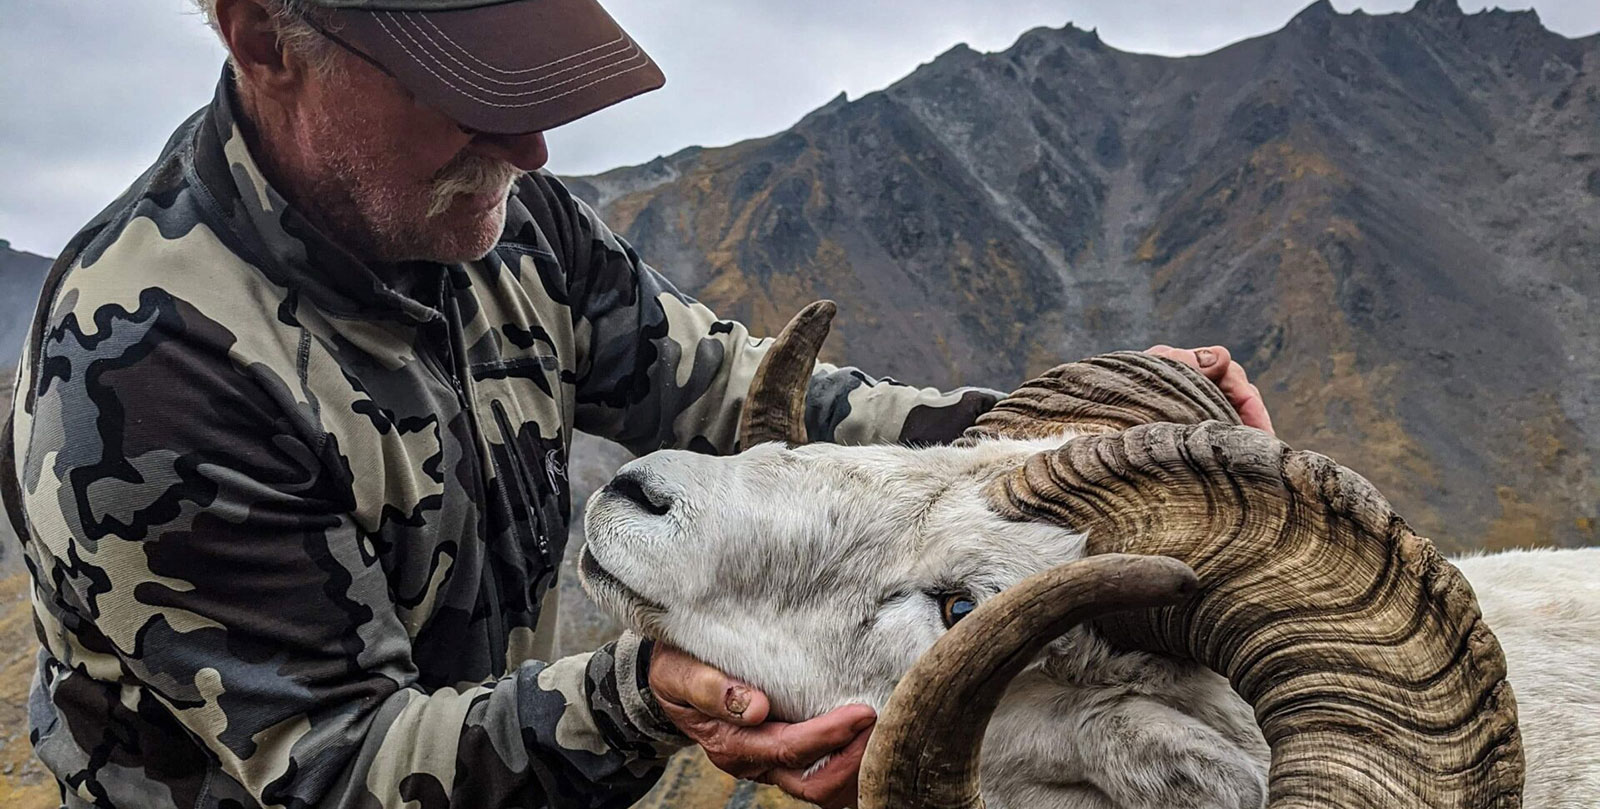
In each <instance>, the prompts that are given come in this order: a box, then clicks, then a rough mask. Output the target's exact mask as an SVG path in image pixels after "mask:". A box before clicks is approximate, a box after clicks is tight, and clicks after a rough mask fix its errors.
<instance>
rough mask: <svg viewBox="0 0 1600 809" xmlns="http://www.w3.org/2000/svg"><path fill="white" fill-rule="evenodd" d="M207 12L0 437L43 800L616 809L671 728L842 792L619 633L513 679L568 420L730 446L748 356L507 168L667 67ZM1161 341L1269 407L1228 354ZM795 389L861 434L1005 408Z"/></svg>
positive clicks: (760, 721) (476, 34)
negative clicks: (198, 76) (173, 111)
mask: <svg viewBox="0 0 1600 809" xmlns="http://www.w3.org/2000/svg"><path fill="white" fill-rule="evenodd" d="M203 9H204V11H205V12H206V14H207V16H208V19H209V20H210V22H211V23H212V25H213V26H214V27H215V28H216V30H217V32H218V33H219V34H220V36H221V38H222V40H223V42H224V43H225V44H226V46H227V49H228V52H229V54H230V60H229V61H230V67H229V68H228V69H226V70H225V71H224V74H223V77H222V80H221V82H220V83H219V86H218V89H217V93H216V96H215V99H214V100H213V101H212V102H211V103H210V105H209V106H207V107H205V108H204V109H202V110H201V111H199V112H198V113H196V114H195V116H194V117H192V118H191V119H190V120H189V121H187V122H185V123H184V124H183V125H182V126H181V127H179V129H178V130H177V132H176V133H175V134H174V135H173V136H172V139H171V141H170V142H169V144H168V146H167V147H166V149H165V151H164V152H163V154H162V155H161V156H160V157H159V158H158V159H157V161H156V162H155V164H154V165H153V166H152V167H151V168H150V169H149V170H148V171H147V172H146V173H145V174H144V175H143V176H141V177H140V178H139V179H138V180H137V181H136V182H135V183H134V185H133V186H132V187H131V188H130V189H128V191H127V192H125V193H124V194H123V195H122V197H121V198H119V199H118V200H117V201H115V202H114V203H112V205H111V206H110V207H109V208H107V209H106V210H105V211H104V212H103V213H101V214H100V215H99V216H98V217H96V218H95V219H94V220H93V221H92V222H90V223H89V225H88V226H87V227H86V228H85V229H84V230H83V231H82V232H80V233H79V234H78V235H77V236H76V237H75V238H74V239H73V240H72V241H71V243H70V244H69V245H68V246H67V247H66V249H65V250H64V251H63V254H62V256H61V258H60V259H59V260H58V262H57V263H56V266H55V268H54V269H53V271H52V272H51V275H50V278H49V281H48V282H47V284H46V287H45V292H44V295H43V299H42V301H41V303H40V306H39V309H38V313H37V315H36V318H35V321H34V327H33V329H32V332H31V336H30V341H29V345H28V348H27V356H26V359H25V363H24V366H23V369H22V371H21V375H20V380H19V385H18V394H17V396H16V400H15V401H16V404H15V406H14V409H13V423H12V425H11V429H8V430H6V431H5V432H4V437H3V441H4V443H5V444H6V446H5V448H4V449H5V451H6V453H7V455H8V457H7V459H6V460H7V462H6V463H5V464H3V468H4V475H3V477H4V478H5V480H3V481H0V483H4V484H5V485H4V489H5V493H6V499H7V501H8V505H9V507H8V511H9V512H10V513H11V515H12V517H13V520H14V521H15V522H16V523H17V527H18V533H19V535H20V536H22V537H23V541H24V553H25V557H26V559H27V562H28V566H29V570H30V571H31V573H32V575H33V581H34V594H33V595H34V598H33V605H34V611H35V616H36V619H37V624H38V630H39V636H40V638H41V641H42V644H43V648H42V650H41V652H40V654H39V658H38V668H37V673H36V679H35V682H34V689H33V693H32V697H31V701H30V721H31V724H32V739H33V742H34V744H35V747H36V749H37V752H38V754H39V757H40V758H41V759H42V760H43V761H44V763H45V764H46V765H47V766H48V767H49V768H50V769H51V770H52V771H53V772H54V773H55V775H56V777H57V778H58V779H59V781H60V785H61V795H62V802H63V804H64V805H66V806H72V807H80V806H91V805H92V806H100V807H145V806H151V807H153V806H184V807H216V808H217V809H221V808H222V807H264V806H280V805H281V806H295V807H309V806H319V807H369V806H370V807H376V806H400V805H417V806H421V807H428V808H430V809H431V808H432V807H445V806H469V807H480V808H485V809H486V808H487V807H498V806H529V807H532V806H553V807H620V806H626V805H628V804H629V803H632V802H633V801H634V800H636V799H637V798H638V797H639V796H640V795H642V794H643V793H644V791H645V790H647V789H648V788H649V787H650V785H651V784H652V783H653V781H654V780H655V779H656V777H657V776H658V775H659V773H660V771H661V765H662V762H663V761H664V758H665V757H666V756H667V755H669V754H670V753H672V752H673V751H675V750H677V749H679V748H681V747H683V746H684V745H686V744H689V743H690V742H691V741H692V742H695V743H699V744H700V745H702V746H704V747H705V748H706V749H707V751H708V752H709V753H710V754H711V756H712V759H713V761H715V762H717V763H718V764H719V765H721V766H723V767H724V768H725V769H727V770H729V771H730V772H732V773H734V774H736V775H740V776H743V777H747V778H756V779H760V780H763V781H767V782H771V783H776V784H778V785H779V786H781V787H782V788H784V789H785V790H787V791H788V792H790V793H792V794H795V795H798V796H801V797H804V798H806V799H809V800H812V801H814V802H817V803H821V804H823V805H825V806H842V805H846V804H848V803H850V802H851V801H853V799H854V791H855V790H854V778H855V770H856V767H857V765H858V764H859V761H860V757H861V751H862V749H863V747H864V745H865V741H866V737H867V733H868V731H869V728H870V725H871V723H872V721H873V715H872V712H871V710H870V709H868V708H866V707H864V706H850V707H845V708H841V709H839V710H836V711H834V712H832V713H830V714H827V715H825V716H822V717H819V718H816V719H813V720H810V721H807V722H802V723H798V724H785V723H781V722H776V721H766V719H767V702H766V698H765V697H764V696H763V695H762V694H760V693H759V692H757V691H755V690H754V689H751V688H749V687H748V686H745V685H743V684H741V683H738V682H735V681H733V680H730V679H729V678H727V677H726V676H725V675H723V674H721V673H720V672H717V671H715V670H713V669H711V668H709V667H707V666H705V665H704V664H701V663H698V662H696V661H693V660H691V659H689V658H687V657H685V656H684V655H683V654H682V653H679V652H677V651H675V650H671V649H667V648H661V647H653V646H652V644H651V643H650V642H648V641H645V640H641V639H639V638H636V637H633V636H624V637H623V638H621V639H619V640H617V641H616V642H614V643H611V644H608V645H606V646H605V647H603V648H601V649H599V650H598V651H595V652H592V653H589V654H583V655H578V656H576V657H568V658H564V659H561V660H557V661H555V662H553V663H546V662H541V661H545V660H548V659H549V651H550V646H551V644H550V635H551V629H552V625H553V622H554V616H553V614H552V609H551V605H552V604H553V601H552V600H551V599H549V598H548V595H549V594H550V592H551V588H552V586H553V585H554V582H555V575H556V570H557V567H558V565H559V562H560V559H561V556H562V553H563V545H564V542H565V538H566V536H567V524H568V520H569V518H570V512H571V503H570V489H569V486H568V483H567V480H566V476H565V475H566V473H565V471H564V470H565V469H566V458H567V452H568V448H569V443H570V440H571V436H572V431H573V430H575V429H577V430H583V431H586V432H590V433H594V434H597V435H601V436H605V437H607V438H610V439H613V440H616V441H619V442H621V443H622V444H624V445H625V446H627V447H629V448H630V449H632V450H633V451H635V452H639V453H643V452H647V451H650V450H654V449H658V448H662V447H683V448H691V449H698V450H702V451H705V452H729V451H731V450H732V449H733V446H732V444H733V441H734V434H735V428H736V425H737V422H738V418H739V410H740V406H741V404H742V401H743V398H744V394H745V392H746V390H747V388H748V386H749V382H750V378H751V375H752V373H753V371H754V368H755V366H756V364H757V362H758V361H759V360H760V358H761V356H762V355H763V354H764V352H765V351H766V349H767V346H768V341H763V340H757V339H754V338H752V337H750V335H749V334H748V333H747V332H746V330H745V328H744V327H743V326H741V325H740V324H738V323H732V322H729V321H725V320H719V319H718V318H717V317H716V316H715V315H713V314H712V313H711V312H710V311H709V310H707V309H706V308H705V307H704V306H702V305H700V304H699V303H697V302H695V301H694V300H692V299H690V298H689V297H687V296H685V295H683V294H682V293H680V292H678V291H677V290H676V289H674V288H673V286H672V285H671V284H670V283H668V282H667V281H666V280H665V279H664V278H663V277H662V276H660V275H659V274H657V273H656V272H655V271H654V270H652V269H651V268H650V267H648V266H647V265H645V264H644V263H643V262H642V261H641V260H640V259H639V258H638V256H636V255H635V254H634V252H633V251H632V250H631V249H630V248H629V247H628V246H627V245H626V244H625V243H624V242H623V241H622V240H621V239H619V238H617V237H616V236H615V235H613V234H612V233H611V232H610V231H609V230H608V229H607V228H606V226H605V225H604V224H603V223H602V222H601V221H600V220H599V218H598V217H597V216H596V215H595V213H594V212H593V211H592V210H591V209H590V208H589V207H588V206H586V205H584V204H583V203H582V202H581V201H579V200H577V199H574V198H573V197H572V196H571V195H570V194H569V193H568V192H567V191H566V189H565V188H563V187H562V185H561V183H560V182H559V181H557V180H556V179H555V178H554V177H552V176H550V175H548V174H544V173H541V172H540V171H539V170H540V169H541V167H542V166H543V165H544V163H545V161H546V158H547V153H546V148H545V141H544V136H543V133H544V132H545V131H547V130H549V129H551V128H553V127H556V126H559V125H561V124H563V123H566V122H569V121H571V120H573V119H576V118H578V117H581V116H583V115H587V114H589V113H591V112H594V111H596V110H598V109H601V108H603V107H606V106H609V105H611V104H614V103H616V102H619V101H622V100H624V99H626V98H629V97H632V96H634V95H638V94H639V93H642V92H646V91H648V90H652V89H655V88H657V87H659V86H661V84H662V82H663V78H662V75H661V72H660V70H659V69H658V68H657V66H656V65H655V64H654V63H653V62H652V61H651V60H650V58H649V57H648V56H646V55H645V54H644V52H643V51H642V50H640V49H639V47H638V45H637V44H635V43H634V41H633V40H632V39H631V38H630V37H629V36H628V35H627V34H626V33H624V32H623V31H622V30H621V29H620V28H619V27H617V25H616V23H615V22H613V21H612V19H611V18H610V17H609V16H607V15H606V13H605V12H604V11H603V10H602V9H601V8H600V7H599V6H598V5H597V4H596V3H595V2H594V0H510V1H509V2H508V1H506V0H500V1H499V2H495V1H494V0H300V2H296V3H293V4H288V3H287V0H205V1H204V3H203ZM1161 350H1162V353H1165V354H1168V355H1169V356H1174V357H1178V358H1180V359H1184V360H1185V361H1189V362H1191V363H1195V364H1196V365H1200V364H1202V362H1201V361H1202V360H1204V359H1209V360H1210V362H1207V363H1204V365H1205V368H1204V370H1205V371H1206V372H1207V374H1208V375H1210V376H1212V377H1213V378H1214V379H1216V380H1218V381H1219V382H1221V383H1222V385H1223V387H1224V388H1225V389H1226V390H1227V392H1229V394H1230V396H1231V397H1232V398H1233V400H1234V401H1235V403H1236V404H1237V405H1238V406H1239V407H1240V409H1241V410H1242V411H1243V412H1244V414H1245V416H1246V418H1247V420H1249V421H1252V422H1254V423H1256V424H1258V425H1261V426H1266V421H1265V418H1266V416H1265V411H1264V410H1263V409H1262V408H1261V404H1260V397H1259V395H1258V394H1256V393H1255V391H1254V389H1253V388H1252V387H1251V386H1250V385H1249V383H1248V381H1247V380H1246V379H1245V377H1244V373H1243V371H1242V370H1241V369H1239V367H1238V366H1237V365H1234V364H1233V363H1231V362H1230V361H1229V359H1228V357H1227V354H1226V352H1225V351H1223V350H1222V349H1220V348H1215V349H1210V350H1202V351H1201V352H1199V353H1196V352H1190V351H1178V350H1174V349H1165V348H1163V349H1161ZM811 396H812V399H811V403H812V407H811V409H810V412H811V417H812V423H811V424H810V425H809V427H810V431H811V437H812V438H813V439H815V440H821V441H843V442H874V441H938V440H945V439H950V438H953V437H955V436H957V435H959V434H960V433H961V431H962V430H963V429H964V428H965V427H967V426H968V425H969V424H970V423H971V422H972V420H973V419H974V418H975V417H976V416H977V415H978V414H979V413H981V412H982V411H983V410H984V409H985V408H987V407H988V406H989V405H990V404H992V402H993V401H994V396H995V394H993V393H991V392H987V391H981V390H976V389H964V390H958V391H953V392H949V393H941V392H938V391H933V390H926V389H917V388H912V387H906V386H903V385H897V384H893V383H890V382H879V381H875V380H873V379H872V378H870V377H867V376H866V375H864V374H861V373H859V372H856V371H854V370H851V369H839V368H835V367H832V366H827V365H819V366H818V368H817V370H816V373H815V375H814V377H813V380H812V386H811ZM13 442H14V445H15V453H14V454H13V453H11V451H10V450H11V446H10V445H11V444H12V443H13ZM825 756H826V757H829V758H828V761H827V763H825V764H824V765H822V766H820V767H814V766H813V765H814V764H815V763H816V762H818V761H819V760H821V759H822V758H824V757H825Z"/></svg>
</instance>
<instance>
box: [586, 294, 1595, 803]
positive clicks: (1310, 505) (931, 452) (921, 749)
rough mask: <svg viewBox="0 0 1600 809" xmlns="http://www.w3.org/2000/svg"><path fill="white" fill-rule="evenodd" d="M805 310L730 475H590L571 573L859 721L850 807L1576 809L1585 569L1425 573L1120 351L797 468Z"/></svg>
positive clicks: (1304, 476)
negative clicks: (931, 440) (603, 478)
mask: <svg viewBox="0 0 1600 809" xmlns="http://www.w3.org/2000/svg"><path fill="white" fill-rule="evenodd" d="M831 316H832V307H831V305H826V304H824V305H817V304H814V305H813V306H812V307H810V308H808V309H807V310H806V311H804V312H802V313H801V315H800V316H799V317H797V318H796V320H795V321H794V322H793V323H791V324H790V326H789V327H788V328H787V329H785V330H784V333H783V334H782V335H781V336H780V337H779V340H778V343H777V345H775V346H774V348H773V350H772V351H771V352H769V355H768V358H767V362H766V363H765V364H764V365H763V367H762V368H761V369H760V370H759V371H758V373H757V379H756V382H755V384H753V386H752V390H751V393H750V400H749V403H748V406H747V407H746V419H745V422H744V423H743V425H742V426H741V446H743V447H746V448H747V449H746V450H745V451H744V452H742V453H741V454H739V455H736V456H732V457H727V458H712V457H706V456H701V455H694V454H690V453H682V452H663V453H658V454H654V455H650V456H647V457H645V458H641V459H639V460H638V461H635V462H633V463H631V464H629V465H627V466H626V467H624V468H623V469H622V470H621V471H620V472H619V473H618V475H617V477H616V478H615V479H614V480H613V481H612V482H611V484H610V485H609V486H607V487H606V489H604V490H603V491H602V492H600V493H599V494H597V495H596V496H595V497H594V498H593V499H592V500H591V501H590V503H589V506H588V512H587V531H588V542H587V544H586V547H585V550H584V552H583V556H582V558H581V560H580V565H579V567H580V571H581V574H582V578H583V580H584V583H585V586H586V587H587V588H588V590H589V592H590V593H591V594H592V595H593V596H594V597H595V598H596V600H597V601H598V602H599V603H600V604H601V605H602V606H604V607H606V608H608V609H610V610H611V611H613V612H614V613H616V614H617V615H618V616H619V617H620V618H622V619H623V620H625V621H627V622H628V623H630V624H631V625H632V626H633V627H634V628H635V629H637V630H638V631H640V632H642V633H644V634H646V635H649V636H652V637H655V638H657V639H660V640H663V641H665V642H668V643H671V644H674V645H676V646H679V647H681V648H683V649H685V650H687V651H688V652H690V653H692V654H694V655H696V656H698V657H700V658H702V659H704V660H706V661H708V662H710V663H712V664H714V665H716V666H718V667H720V668H722V669H724V670H725V671H727V672H729V673H731V674H733V675H735V676H739V677H742V678H744V679H746V680H748V681H749V682H751V683H752V684H754V685H756V686H758V687H760V688H762V689H764V690H765V691H766V692H767V693H768V695H769V696H770V697H771V700H772V704H773V707H774V713H775V714H776V715H778V716H780V717H785V718H789V719H800V718H806V717H810V716H815V715H817V714H819V713H822V712H824V711H826V710H828V709H830V708H833V707H836V706H838V705H842V704H845V703H850V702H864V703H868V704H870V705H873V706H875V707H876V708H878V709H879V710H880V712H882V713H883V716H882V718H881V720H880V722H879V724H878V727H877V729H876V731H875V733H874V737H873V740H872V743H871V745H870V747H869V750H868V760H867V762H866V764H865V765H864V767H863V773H862V804H861V805H862V806H863V807H874V808H876V809H882V808H883V807H896V808H897V809H899V808H901V807H968V808H975V807H981V806H984V805H985V804H987V806H988V807H990V809H1003V808H1005V807H1009V808H1010V809H1021V808H1022V807H1029V808H1030V809H1066V808H1067V807H1152V808H1153V807H1185V809H1189V808H1191V807H1228V808H1229V809H1233V808H1234V807H1259V806H1262V805H1268V806H1271V807H1274V809H1277V808H1279V807H1291V806H1293V807H1311V806H1316V807H1371V808H1373V809H1377V808H1378V807H1440V808H1443V807H1491V806H1492V807H1516V806H1523V805H1525V806H1528V807H1530V808H1531V809H1556V808H1557V807H1561V808H1565V807H1572V808H1573V809H1577V808H1578V807H1584V808H1585V809H1589V808H1591V807H1596V806H1600V549H1586V550H1567V551H1539V552H1520V553H1506V554H1500V555H1495V556H1483V557H1473V558H1463V559H1457V560H1454V561H1453V562H1447V561H1445V560H1444V559H1443V558H1441V557H1440V556H1439V555H1438V554H1437V553H1436V552H1435V551H1434V549H1433V546H1432V544H1431V543H1430V542H1428V541H1427V540H1425V539H1422V538H1419V537H1417V536H1416V535H1415V534H1414V533H1412V532H1411V531H1410V529H1409V528H1407V526H1406V524H1405V523H1404V521H1402V520H1401V519H1400V518H1399V517H1398V516H1396V515H1395V514H1394V512H1393V511H1392V510H1391V509H1390V507H1389V505H1388V503H1387V502H1386V501H1385V500H1384V499H1383V497H1382V496H1381V495H1380V494H1379V493H1378V492H1377V491H1376V490H1374V489H1373V488H1372V486H1371V485H1370V484H1369V483H1368V482H1367V481H1366V480H1364V479H1363V478H1361V477H1360V476H1358V475H1357V474H1355V473H1354V472H1351V471H1349V470H1347V469H1344V468H1342V467H1340V466H1338V465H1337V464H1335V463H1333V462H1332V461H1330V460H1328V459H1327V458H1325V457H1322V456H1320V455H1316V454H1313V453H1309V452H1302V451H1296V450H1293V449H1290V448H1289V447H1287V446H1285V445H1284V444H1282V443H1281V442H1279V441H1277V440H1276V439H1273V438H1271V437H1269V436H1267V435H1266V434H1265V433H1262V432H1259V431H1256V430H1252V429H1249V428H1246V427H1242V426H1239V425H1238V421H1237V417H1236V415H1235V414H1234V413H1233V411H1232V409H1231V408H1230V407H1229V406H1228V405H1227V403H1226V401H1225V400H1224V399H1223V397H1222V396H1221V394H1220V393H1219V392H1218V391H1217V390H1216V389H1215V388H1214V387H1213V386H1212V385H1211V384H1210V383H1209V382H1208V381H1206V380H1205V379H1203V378H1202V377H1200V376H1199V375H1198V374H1196V373H1194V372H1192V371H1189V370H1188V369H1187V368H1184V367H1183V366H1180V365H1178V364H1176V363H1170V362H1168V361H1165V360H1160V359H1157V358H1154V357H1149V356H1145V355H1139V354H1115V355H1108V356H1106V357H1101V358H1096V359H1093V360H1086V361H1084V362H1081V363H1073V364H1069V365H1065V366H1062V367H1060V368H1057V369H1056V370H1054V371H1052V372H1050V373H1049V374H1046V375H1045V376H1044V377H1042V378H1041V379H1038V380H1035V381H1034V382H1031V383H1029V384H1028V385H1027V386H1025V387H1024V388H1022V389H1021V390H1019V391H1017V392H1016V393H1015V394H1013V395H1012V396H1011V397H1009V398H1007V399H1006V400H1004V401H1002V402H1001V403H1000V405H999V406H997V407H996V408H995V409H994V410H993V411H991V412H990V413H989V414H988V415H986V416H984V418H983V419H982V420H980V421H979V422H978V424H977V425H976V426H975V427H974V428H973V429H972V430H971V431H969V433H968V435H967V437H965V438H964V439H963V440H962V441H960V442H958V444H957V445H955V446H948V447H926V448H908V447H842V446H831V445H810V446H802V445H803V444H804V439H805V431H804V426H803V421H802V418H801V417H802V416H803V408H804V396H805V382H806V379H807V377H808V374H809V371H810V368H811V366H812V362H813V360H814V358H815V356H816V352H817V349H818V348H819V347H820V344H821V341H822V339H823V337H824V336H825V334H826V331H827V323H828V320H829V318H831ZM1469 581H1470V582H1471V584H1470V585H1469V584H1468V582H1469ZM1491 630H1492V631H1491ZM897 685H898V689H897Z"/></svg>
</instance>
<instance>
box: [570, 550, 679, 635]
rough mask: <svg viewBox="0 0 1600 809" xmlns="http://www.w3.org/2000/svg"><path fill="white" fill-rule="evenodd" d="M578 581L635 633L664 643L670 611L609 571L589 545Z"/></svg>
mask: <svg viewBox="0 0 1600 809" xmlns="http://www.w3.org/2000/svg"><path fill="white" fill-rule="evenodd" d="M578 581H579V582H581V583H582V584H583V589H585V590H587V591H588V592H589V595H590V596H593V597H594V600H595V601H597V602H599V603H600V605H601V606H602V607H605V608H607V609H609V610H610V611H611V612H612V613H613V614H614V615H616V617H618V618H620V619H622V620H625V621H627V622H628V623H629V624H630V625H631V626H632V628H633V630H634V631H635V632H638V633H639V634H641V635H644V636H645V637H648V638H651V639H653V640H661V639H662V638H661V631H660V630H661V627H660V621H661V616H662V615H664V614H665V613H666V611H667V608H666V607H664V606H662V605H660V604H657V603H656V602H654V601H651V600H650V599H648V598H645V597H644V596H642V595H639V592H638V591H637V590H634V589H633V588H632V587H629V586H628V585H627V584H624V583H623V581H622V580H621V579H619V578H617V577H616V575H615V574H613V573H612V572H611V571H609V570H606V568H605V566H604V565H602V564H600V560H599V559H596V558H595V556H594V554H593V553H591V552H590V551H589V546H588V545H584V547H583V551H582V552H581V553H580V554H579V556H578Z"/></svg>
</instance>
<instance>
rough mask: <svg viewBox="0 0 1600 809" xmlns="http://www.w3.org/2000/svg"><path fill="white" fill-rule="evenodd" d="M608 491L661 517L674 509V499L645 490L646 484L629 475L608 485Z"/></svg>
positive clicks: (614, 479)
mask: <svg viewBox="0 0 1600 809" xmlns="http://www.w3.org/2000/svg"><path fill="white" fill-rule="evenodd" d="M606 491H608V492H611V493H613V494H616V495H618V496H620V497H624V498H627V499H628V500H631V501H633V503H634V504H635V505H637V506H638V507H639V508H642V509H644V510H645V511H647V512H649V513H651V514H654V515H656V516H657V517H660V516H662V515H664V514H666V513H667V512H668V511H670V510H671V509H672V499H671V498H670V497H667V496H665V495H663V494H660V493H659V492H652V491H650V490H649V489H647V488H645V485H644V482H643V481H641V480H639V479H638V478H636V477H633V476H631V475H628V474H622V475H618V476H617V477H615V478H613V479H612V481H611V482H610V483H608V484H606Z"/></svg>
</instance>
